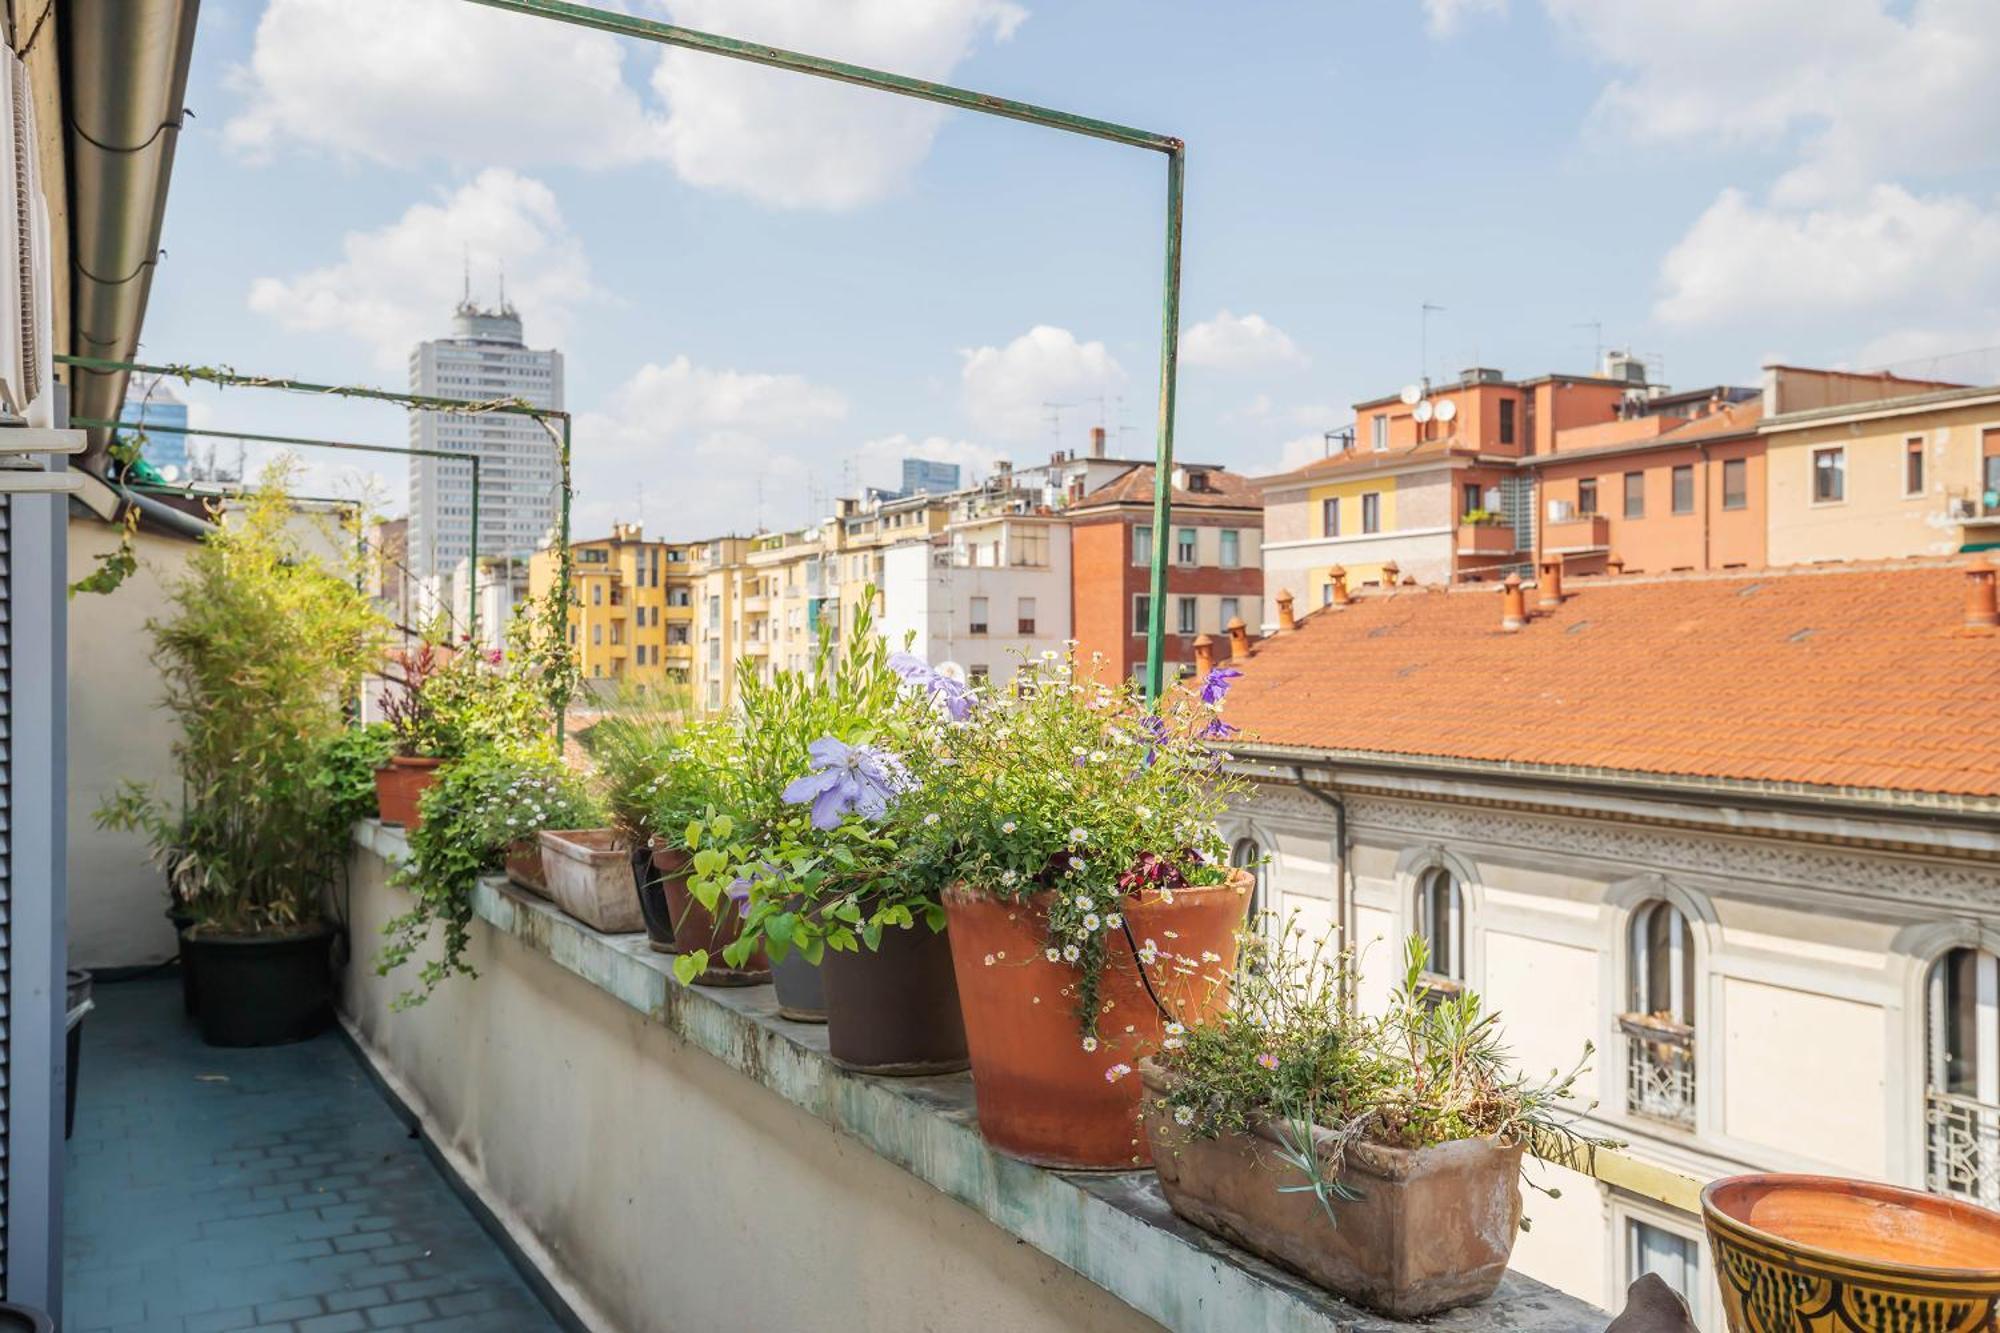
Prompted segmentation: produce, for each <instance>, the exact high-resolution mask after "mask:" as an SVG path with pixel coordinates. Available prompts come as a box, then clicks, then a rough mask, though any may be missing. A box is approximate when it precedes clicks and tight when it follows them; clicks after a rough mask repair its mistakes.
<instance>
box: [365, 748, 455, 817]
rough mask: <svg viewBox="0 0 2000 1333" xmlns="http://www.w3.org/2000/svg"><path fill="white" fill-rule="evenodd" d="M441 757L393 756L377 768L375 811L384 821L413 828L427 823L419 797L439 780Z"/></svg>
mask: <svg viewBox="0 0 2000 1333" xmlns="http://www.w3.org/2000/svg"><path fill="white" fill-rule="evenodd" d="M443 762H444V760H442V759H424V758H420V757H415V756H411V755H401V754H399V755H392V756H390V758H389V762H388V763H386V764H384V765H383V766H382V767H380V768H378V769H376V770H375V813H376V814H377V815H379V816H380V817H381V820H382V822H383V823H384V824H400V825H402V826H403V827H404V828H406V829H413V828H415V827H417V826H418V825H419V824H421V823H423V822H424V816H423V812H422V811H421V810H419V809H418V808H417V800H418V798H419V797H421V796H422V795H423V794H424V792H425V791H426V790H428V789H429V787H430V785H431V784H432V783H433V782H436V781H437V771H438V765H440V764H442V763H443Z"/></svg>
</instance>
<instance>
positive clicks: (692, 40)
mask: <svg viewBox="0 0 2000 1333" xmlns="http://www.w3.org/2000/svg"><path fill="white" fill-rule="evenodd" d="M469 3H472V4H476V5H485V6H487V7H488V8H490V9H502V10H506V11H508V12H510V13H515V14H525V15H528V16H530V17H534V18H544V19H553V20H555V21H556V22H559V23H568V24H573V25H575V26H577V27H584V28H594V29H596V30H597V31H599V32H608V33H612V34H615V35H617V36H620V37H635V38H638V39H639V40H641V41H647V42H654V43H657V44H659V45H663V46H678V47H684V48H686V49H688V50H691V51H703V52H706V53H708V54H709V55H716V56H724V57H726V58H728V59H731V60H743V61H748V62H750V63H751V64H756V65H768V66H770V67H772V68H774V69H782V70H789V71H791V72H793V73H795V74H810V75H812V76H813V77H815V78H821V79H831V80H833V81H835V82H837V83H849V84H854V85H856V86H858V87H863V88H873V89H876V90H877V91H880V92H886V93H894V94H896V95H897V96H900V97H914V98H917V99H919V100H921V101H926V102H936V103H938V104H939V105H941V106H949V107H956V108H958V109H959V110H961V111H976V112H978V113H979V114H981V115H987V116H1000V117H1003V118H1005V119H1007V120H1018V121H1024V122H1026V123H1028V124H1030V125H1041V126H1044V127H1046V128H1048V129H1054V130H1062V131H1064V132H1065V133H1069V134H1081V135H1084V136H1086V137H1088V138H1093V139H1103V140H1106V141H1107V142H1110V143H1115V144H1122V145H1124V146H1125V147H1128V148H1143V149H1147V150H1149V151H1151V152H1156V153H1163V154H1165V155H1166V159H1167V247H1166V290H1165V293H1164V297H1163V299H1162V301H1161V318H1160V417H1159V435H1158V443H1157V446H1156V448H1155V451H1154V477H1153V559H1152V580H1151V585H1150V586H1151V588H1152V596H1151V601H1150V603H1149V605H1148V608H1147V611H1148V614H1147V618H1146V681H1145V685H1146V697H1147V699H1149V700H1151V699H1155V698H1158V697H1159V694H1160V690H1161V688H1162V686H1163V684H1164V682H1163V679H1162V673H1163V671H1164V669H1165V664H1164V661H1163V659H1162V656H1161V652H1162V647H1163V645H1164V642H1165V639H1166V630H1167V552H1168V549H1169V547H1168V542H1169V541H1170V540H1171V537H1172V533H1171V526H1172V519H1173V466H1174V392H1175V386H1176V382H1177V380H1178V378H1179V373H1180V319H1181V211H1182V209H1181V200H1182V194H1183V189H1184V184H1185V177H1186V166H1187V145H1186V144H1185V143H1183V142H1182V141H1181V140H1179V139H1177V138H1175V137H1173V136H1172V135H1168V134H1156V133H1153V132H1152V131H1150V130H1139V129H1133V128H1132V127H1130V126H1127V125H1118V124H1114V123H1112V122H1111V121H1107V120H1095V119H1092V118H1091V117H1088V116H1079V115H1074V114H1072V113H1070V112H1067V111H1057V110H1054V109H1052V108H1050V107H1043V106H1036V105H1034V104H1032V103H1029V102H1017V101H1014V100H1013V99H1012V98H1007V97H995V96H993V95H992V94H990V93H982V92H975V91H973V90H971V89H968V88H954V87H952V86H951V85H949V84H943V83H932V82H931V81H929V80H928V79H912V78H908V77H906V76H904V75H901V74H891V73H889V72H888V71H886V70H879V69H870V68H868V67H867V66H865V65H850V64H847V63H845V62H843V61H838V60H824V59H821V58H820V57H818V56H810V55H805V54H803V53H801V52H798V51H787V50H784V49H783V48H781V47H776V46H765V45H763V44H761V43H758V42H745V41H739V40H737V39H736V38H733V37H720V36H717V35H715V34H713V33H706V32H697V31H696V30H694V29H692V28H682V27H676V26H675V25H673V24H671V23H660V22H656V21H654V20H652V19H644V18H638V17H635V16H633V15H631V14H617V13H612V12H609V11H607V10H602V9H593V8H592V7H590V6H588V5H579V4H570V3H567V2H566V0H469Z"/></svg>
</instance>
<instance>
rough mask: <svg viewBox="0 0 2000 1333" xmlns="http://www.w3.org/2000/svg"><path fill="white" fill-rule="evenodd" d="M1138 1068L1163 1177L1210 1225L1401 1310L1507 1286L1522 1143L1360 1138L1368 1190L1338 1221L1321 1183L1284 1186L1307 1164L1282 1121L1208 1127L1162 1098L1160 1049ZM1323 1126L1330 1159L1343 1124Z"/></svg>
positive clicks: (1343, 1289)
mask: <svg viewBox="0 0 2000 1333" xmlns="http://www.w3.org/2000/svg"><path fill="white" fill-rule="evenodd" d="M1139 1071H1140V1076H1141V1079H1142V1080H1143V1086H1144V1088H1145V1091H1146V1102H1145V1108H1144V1110H1145V1122H1146V1139H1147V1142H1148V1143H1149V1144H1150V1145H1151V1147H1152V1152H1153V1167H1154V1169H1155V1170H1157V1171H1158V1172H1159V1173H1160V1186H1161V1188H1162V1189H1163V1190H1164V1191H1165V1192H1166V1196H1167V1202H1168V1204H1170V1205H1171V1206H1172V1207H1173V1210H1174V1211H1175V1212H1176V1213H1178V1214H1180V1215H1181V1216H1182V1217H1184V1218H1186V1219H1187V1220H1188V1221H1190V1222H1192V1223H1194V1224H1195V1225H1196V1226H1198V1227H1200V1228H1201V1229H1202V1230H1204V1231H1209V1232H1213V1233H1214V1234H1215V1235H1218V1236H1221V1237H1222V1238H1223V1239H1224V1240H1227V1241H1230V1242H1231V1243H1233V1244H1236V1245H1240V1246H1242V1247H1243V1248H1244V1249H1246V1250H1249V1251H1250V1252H1251V1253H1253V1254H1257V1255H1260V1256H1262V1257H1263V1258H1266V1259H1269V1260H1270V1261H1271V1262H1272V1263H1274V1264H1277V1265H1279V1266H1280V1267H1283V1268H1289V1269H1290V1270H1292V1271H1293V1272H1294V1273H1297V1274H1299V1275H1300V1276H1302V1277H1304V1278H1306V1279H1308V1280H1309V1281H1311V1282H1314V1283H1317V1284H1318V1285H1320V1286H1322V1287H1325V1288H1326V1289H1327V1290H1328V1291H1331V1292H1335V1293H1337V1294H1339V1295H1341V1296H1344V1297H1346V1298H1347V1299H1349V1300H1352V1301H1355V1302H1357V1303H1359V1304H1361V1305H1365V1306H1367V1307H1368V1308H1369V1309H1371V1310H1379V1311H1380V1312H1382V1313H1383V1314H1387V1315H1393V1316H1395V1317H1396V1318H1398V1319H1412V1318H1415V1317H1417V1316H1419V1315H1427V1314H1435V1313H1437V1312H1438V1311H1440V1310H1449V1309H1451V1308H1452V1307H1453V1306H1458V1305H1469V1304H1471V1303H1472V1302H1474V1301H1481V1300H1485V1299H1486V1298H1487V1297H1488V1296H1490V1295H1492V1294H1493V1289H1494V1288H1495V1287H1497V1286H1499V1285H1500V1278H1501V1276H1502V1275H1503V1274H1505V1273H1506V1271H1507V1258H1508V1256H1509V1255H1510V1254H1512V1253H1513V1250H1514V1236H1515V1233H1516V1232H1517V1231H1519V1230H1520V1225H1521V1190H1520V1174H1521V1148H1520V1145H1519V1144H1512V1145H1509V1144H1504V1143H1501V1142H1500V1141H1499V1140H1497V1139H1462V1140H1460V1141H1458V1142H1456V1143H1443V1144H1439V1145H1437V1146H1436V1147H1431V1148H1419V1149H1415V1150H1410V1149H1405V1148H1385V1147H1382V1146H1380V1145H1377V1144H1372V1143H1355V1144H1351V1145H1349V1146H1348V1148H1347V1152H1346V1155H1345V1158H1344V1159H1343V1160H1342V1162H1341V1169H1340V1179H1341V1181H1342V1183H1344V1184H1346V1185H1348V1186H1349V1187H1350V1188H1352V1189H1354V1190H1355V1191H1356V1192H1358V1193H1359V1194H1360V1195H1361V1197H1360V1198H1358V1199H1352V1200H1340V1201H1336V1202H1335V1203H1334V1205H1333V1209H1334V1218H1333V1219H1329V1218H1328V1217H1327V1214H1326V1210H1325V1209H1324V1208H1322V1207H1321V1206H1320V1202H1319V1199H1318V1198H1317V1196H1315V1195H1314V1194H1313V1193H1312V1192H1311V1191H1310V1190H1305V1191H1302V1192H1298V1193H1285V1192H1284V1190H1285V1189H1286V1188H1288V1187H1291V1186H1296V1185H1303V1184H1305V1176H1304V1174H1303V1173H1302V1172H1300V1171H1298V1170H1297V1169H1296V1168H1294V1167H1291V1166H1288V1165H1286V1164H1285V1162H1284V1161H1283V1159H1282V1158H1281V1157H1280V1151H1281V1149H1282V1148H1283V1140H1281V1139H1280V1138H1279V1136H1278V1132H1277V1131H1276V1130H1275V1129H1273V1128H1271V1127H1269V1126H1260V1127H1258V1129H1257V1130H1256V1131H1255V1132H1252V1133H1227V1134H1219V1135H1217V1136H1215V1137H1214V1138H1208V1139H1204V1138H1199V1137H1197V1136H1195V1135H1194V1134H1192V1133H1191V1132H1189V1131H1188V1130H1186V1129H1183V1128H1181V1127H1180V1126H1179V1125H1177V1124H1175V1123H1174V1119H1173V1116H1172V1115H1171V1114H1170V1113H1169V1111H1168V1110H1167V1109H1166V1107H1165V1106H1164V1104H1163V1101H1164V1097H1165V1094H1166V1093H1167V1091H1168V1090H1169V1089H1170V1088H1171V1087H1172V1080H1173V1076H1172V1075H1171V1074H1168V1073H1166V1072H1165V1071H1163V1070H1161V1069H1160V1068H1158V1067H1157V1066H1156V1065H1154V1064H1153V1063H1152V1062H1151V1061H1147V1062H1144V1063H1142V1064H1141V1065H1140V1066H1139ZM1141 1079H1135V1080H1133V1081H1135V1082H1139V1081H1141ZM1313 1138H1314V1143H1315V1146H1316V1148H1317V1150H1318V1152H1319V1155H1320V1157H1321V1159H1322V1160H1323V1161H1327V1162H1329V1163H1330V1162H1331V1161H1332V1159H1333V1157H1334V1156H1335V1136H1334V1135H1333V1133H1332V1132H1331V1131H1329V1130H1326V1129H1321V1128H1319V1127H1317V1126H1315V1127H1314V1129H1313ZM1336 1221H1337V1223H1338V1225H1336Z"/></svg>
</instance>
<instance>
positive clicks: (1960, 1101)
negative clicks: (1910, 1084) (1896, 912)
mask: <svg viewBox="0 0 2000 1333" xmlns="http://www.w3.org/2000/svg"><path fill="white" fill-rule="evenodd" d="M1924 1036H1925V1046H1926V1047H1927V1048H1928V1049H1927V1050H1926V1053H1925V1055H1926V1059H1925V1065H1926V1071H1927V1072H1926V1076H1925V1079H1924V1129H1925V1133H1924V1140H1925V1153H1924V1159H1925V1160H1924V1169H1925V1183H1926V1184H1928V1185H1929V1186H1930V1188H1931V1189H1932V1190H1933V1191H1935V1192H1936V1193H1939V1194H1951V1195H1956V1196H1957V1197H1959V1198H1962V1199H1970V1200H1971V1201H1972V1202H1974V1203H1977V1204H1982V1205H1984V1206H1985V1207H1988V1208H1992V1207H1994V1206H1996V1205H2000V959H1996V958H1995V957H1994V956H1993V955H1992V954H1990V953H1988V952H1986V951H1985V950H1984V949H1970V948H1961V949H1952V950H1950V951H1949V952H1947V953H1946V954H1945V955H1944V956H1943V957H1942V958H1940V959H1938V960H1937V962H1935V963H1933V964H1932V965H1931V970H1930V976H1929V977H1928V979H1927V983H1926V987H1925V998H1924Z"/></svg>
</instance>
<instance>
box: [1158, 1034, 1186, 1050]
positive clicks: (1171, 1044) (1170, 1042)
mask: <svg viewBox="0 0 2000 1333" xmlns="http://www.w3.org/2000/svg"><path fill="white" fill-rule="evenodd" d="M1185 1044H1186V1043H1184V1042H1183V1041H1182V1040H1181V1039H1180V1038H1179V1037H1168V1038H1167V1039H1166V1040H1165V1041H1163V1042H1161V1043H1160V1045H1162V1046H1164V1047H1166V1048H1167V1049H1168V1050H1170V1051H1178V1050H1179V1049H1180V1048H1181V1047H1182V1046H1183V1045H1185Z"/></svg>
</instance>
